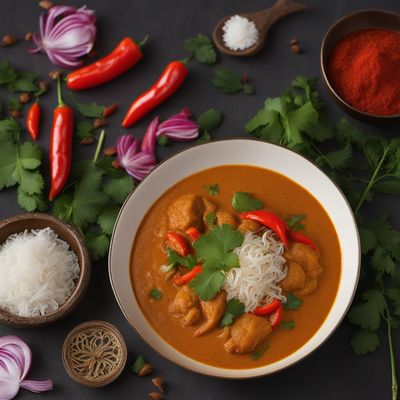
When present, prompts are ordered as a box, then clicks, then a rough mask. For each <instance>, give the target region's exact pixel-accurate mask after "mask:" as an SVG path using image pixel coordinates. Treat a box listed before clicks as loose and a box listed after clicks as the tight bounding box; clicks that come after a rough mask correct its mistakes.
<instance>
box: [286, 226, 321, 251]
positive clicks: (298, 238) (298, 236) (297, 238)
mask: <svg viewBox="0 0 400 400" xmlns="http://www.w3.org/2000/svg"><path fill="white" fill-rule="evenodd" d="M287 234H288V237H289V239H290V240H292V241H293V242H298V243H303V244H306V245H307V246H309V247H311V248H312V249H313V250H314V251H316V252H318V247H317V246H316V245H315V243H314V242H313V241H312V240H311V239H310V238H309V237H307V236H306V235H303V234H302V233H299V232H296V231H291V230H288V231H287Z"/></svg>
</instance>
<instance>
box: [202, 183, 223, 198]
mask: <svg viewBox="0 0 400 400" xmlns="http://www.w3.org/2000/svg"><path fill="white" fill-rule="evenodd" d="M204 189H206V190H207V192H208V194H209V195H210V196H216V195H217V194H218V193H219V192H220V191H221V189H220V187H219V185H218V183H214V184H212V185H204Z"/></svg>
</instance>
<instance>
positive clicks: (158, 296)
mask: <svg viewBox="0 0 400 400" xmlns="http://www.w3.org/2000/svg"><path fill="white" fill-rule="evenodd" d="M150 297H151V298H152V299H154V300H161V299H162V297H163V294H162V293H161V292H160V291H159V290H158V289H157V288H154V289H151V291H150Z"/></svg>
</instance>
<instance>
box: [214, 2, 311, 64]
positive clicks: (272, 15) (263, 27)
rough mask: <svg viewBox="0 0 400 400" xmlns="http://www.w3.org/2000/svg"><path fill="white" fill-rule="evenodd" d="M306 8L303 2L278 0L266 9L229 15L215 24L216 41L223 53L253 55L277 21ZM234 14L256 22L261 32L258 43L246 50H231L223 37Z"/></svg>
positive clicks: (264, 41)
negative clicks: (224, 27) (228, 21)
mask: <svg viewBox="0 0 400 400" xmlns="http://www.w3.org/2000/svg"><path fill="white" fill-rule="evenodd" d="M305 8H306V6H305V5H303V4H299V3H293V2H291V1H289V0H278V1H277V2H276V3H275V4H274V5H273V6H272V7H269V8H266V9H265V10H260V11H257V12H253V13H242V14H232V15H227V16H226V17H223V18H222V19H221V20H220V21H219V22H218V24H217V25H216V26H215V29H214V33H213V38H214V43H215V45H216V46H217V48H218V49H219V50H220V51H221V52H222V53H225V54H228V55H230V56H239V57H248V56H252V55H254V54H257V53H258V52H259V51H260V50H261V49H262V48H263V47H264V45H265V43H266V40H267V34H268V31H269V29H270V28H271V26H272V25H273V24H274V23H275V22H277V21H279V20H280V19H282V18H284V17H287V16H288V15H290V14H294V13H297V12H300V11H303V10H304V9H305ZM233 15H240V16H242V17H245V18H247V19H249V20H251V21H253V22H254V23H255V25H256V28H257V30H258V33H259V38H258V41H257V43H255V44H254V45H253V46H251V47H249V48H247V49H244V50H236V51H235V50H231V49H229V48H228V47H226V46H225V43H224V41H223V39H222V37H223V34H224V31H223V30H222V28H223V26H224V25H225V22H226V21H227V20H228V19H229V18H231V17H232V16H233Z"/></svg>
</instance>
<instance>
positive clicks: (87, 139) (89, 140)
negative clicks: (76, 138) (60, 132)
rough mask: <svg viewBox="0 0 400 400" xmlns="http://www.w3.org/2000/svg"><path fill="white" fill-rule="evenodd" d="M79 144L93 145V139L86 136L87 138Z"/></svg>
mask: <svg viewBox="0 0 400 400" xmlns="http://www.w3.org/2000/svg"><path fill="white" fill-rule="evenodd" d="M79 143H80V144H93V143H94V137H93V136H88V137H85V138H82V139H81V140H80V142H79Z"/></svg>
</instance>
